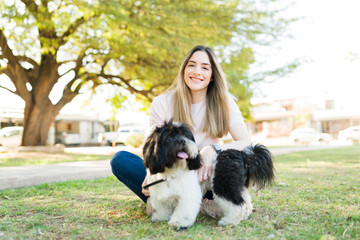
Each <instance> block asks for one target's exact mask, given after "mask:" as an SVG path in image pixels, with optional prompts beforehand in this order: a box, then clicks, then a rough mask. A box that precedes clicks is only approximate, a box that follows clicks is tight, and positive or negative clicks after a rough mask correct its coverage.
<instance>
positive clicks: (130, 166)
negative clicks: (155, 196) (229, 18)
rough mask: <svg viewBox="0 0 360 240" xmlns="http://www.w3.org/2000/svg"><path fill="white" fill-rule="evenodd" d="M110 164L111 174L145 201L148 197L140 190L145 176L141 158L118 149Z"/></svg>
mask: <svg viewBox="0 0 360 240" xmlns="http://www.w3.org/2000/svg"><path fill="white" fill-rule="evenodd" d="M110 164H111V170H112V172H113V174H114V175H115V176H116V177H117V178H118V179H119V180H120V181H121V182H122V183H124V184H125V185H126V186H127V187H128V188H129V189H130V190H131V191H133V192H134V193H135V194H136V195H138V196H139V197H140V198H141V200H143V201H144V202H145V203H146V200H147V198H148V197H147V196H145V195H144V194H142V192H141V190H142V187H141V184H142V183H143V181H144V179H145V176H146V169H145V167H144V164H143V160H142V159H141V158H140V157H139V156H137V155H135V154H133V153H130V152H127V151H120V152H117V153H115V155H114V156H113V158H112V159H111V162H110Z"/></svg>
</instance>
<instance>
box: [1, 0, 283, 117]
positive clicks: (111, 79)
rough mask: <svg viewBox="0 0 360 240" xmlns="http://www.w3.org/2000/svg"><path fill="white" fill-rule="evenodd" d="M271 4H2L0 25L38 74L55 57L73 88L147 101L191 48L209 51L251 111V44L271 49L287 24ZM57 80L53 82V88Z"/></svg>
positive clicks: (133, 0) (112, 0) (132, 0)
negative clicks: (107, 90)
mask: <svg viewBox="0 0 360 240" xmlns="http://www.w3.org/2000/svg"><path fill="white" fill-rule="evenodd" d="M272 2H274V1H273V0H261V1H260V0H259V1H254V0H245V1H240V0H231V1H208V0H187V1H183V0H175V1H169V0H152V1H148V0H107V1H100V0H94V1H87V0H63V1H57V0H54V1H32V0H23V1H20V0H14V3H15V4H10V3H8V2H7V1H5V0H0V13H1V15H0V24H1V26H0V27H1V28H4V33H5V35H6V37H7V39H8V42H9V46H10V47H11V49H12V51H13V53H14V55H22V56H26V57H28V58H32V59H33V60H34V61H36V62H37V63H39V65H40V67H39V69H40V71H41V70H42V69H44V68H45V67H42V66H45V65H44V64H45V63H44V62H42V61H43V60H44V59H47V60H49V59H52V61H53V63H54V64H53V65H51V66H52V67H54V68H59V66H62V68H66V69H62V72H73V73H75V74H71V76H70V74H69V75H68V78H69V80H68V81H69V82H70V81H73V82H75V81H76V80H78V79H81V83H84V85H85V83H86V82H92V83H93V86H94V87H96V86H99V85H100V84H113V85H116V86H118V87H120V88H122V89H124V90H126V91H128V92H130V93H132V94H136V95H137V97H138V99H141V101H149V100H151V99H152V98H153V97H154V96H156V95H158V94H159V93H161V92H163V91H164V90H165V89H166V88H167V87H168V86H169V85H170V83H171V82H172V81H173V79H174V78H175V76H176V73H177V71H178V68H179V66H180V63H181V61H182V59H183V57H184V56H185V54H186V53H187V52H188V51H189V50H190V49H191V48H192V47H194V46H195V45H206V46H210V47H212V48H214V49H215V50H216V52H217V53H218V57H219V59H220V60H221V62H222V66H223V68H224V70H225V72H226V75H227V77H228V79H229V81H230V83H231V89H230V90H231V92H232V93H233V94H234V95H235V96H236V97H237V98H238V99H239V101H238V103H239V106H240V107H241V108H242V109H244V111H245V112H248V108H249V99H250V97H251V95H252V93H251V88H250V86H251V83H252V82H251V81H250V80H249V78H248V76H247V69H248V68H249V66H250V64H252V63H253V62H254V61H255V59H254V54H253V51H252V45H253V44H269V43H270V42H271V41H272V40H273V39H275V37H276V36H277V35H278V34H279V33H281V32H282V30H283V29H284V28H285V26H286V21H285V20H283V19H281V18H278V17H277V15H276V14H277V10H269V9H270V8H268V5H267V4H269V3H272ZM265 10H266V11H265ZM44 56H47V57H46V58H44ZM50 56H51V57H50ZM2 58H3V57H2ZM0 59H1V58H0ZM64 62H66V63H69V62H72V63H73V64H62V63H64ZM49 66H50V65H46V67H49ZM274 73H275V74H277V72H274ZM41 75H42V74H41V72H40V73H39V74H38V75H36V76H41ZM34 76H35V75H34ZM29 77H30V78H31V77H32V76H29ZM54 77H58V78H59V77H60V76H54ZM29 81H31V82H32V83H33V85H34V86H33V88H34V89H36V88H37V87H40V86H36V84H35V83H36V82H37V79H30V80H29ZM57 81H58V79H49V86H48V87H49V88H51V87H52V86H54V85H55V84H56V82H57ZM77 82H78V81H77ZM77 86H82V85H77ZM45 92H48V91H45ZM79 92H80V91H79ZM67 99H72V98H67ZM123 100H124V99H122V98H118V101H123Z"/></svg>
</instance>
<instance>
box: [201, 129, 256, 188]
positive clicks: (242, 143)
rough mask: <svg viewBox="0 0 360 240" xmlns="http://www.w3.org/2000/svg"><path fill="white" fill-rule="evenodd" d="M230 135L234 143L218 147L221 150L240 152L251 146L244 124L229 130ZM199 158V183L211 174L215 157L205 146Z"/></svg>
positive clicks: (211, 149)
mask: <svg viewBox="0 0 360 240" xmlns="http://www.w3.org/2000/svg"><path fill="white" fill-rule="evenodd" d="M230 134H231V136H232V137H233V139H234V142H231V143H228V144H224V145H220V147H221V149H222V150H226V149H237V150H242V149H244V148H245V147H247V146H249V145H250V144H251V139H250V134H249V132H248V131H247V129H246V127H245V124H240V125H235V126H233V127H231V128H230ZM200 156H201V158H202V160H203V161H202V165H203V166H202V167H201V168H200V169H198V170H197V174H198V179H199V181H200V182H203V181H205V180H207V179H208V178H209V177H210V176H211V173H212V167H213V166H212V165H213V162H214V160H215V158H216V156H217V153H216V151H215V150H214V149H213V147H212V146H210V145H209V146H206V147H204V148H202V149H201V151H200Z"/></svg>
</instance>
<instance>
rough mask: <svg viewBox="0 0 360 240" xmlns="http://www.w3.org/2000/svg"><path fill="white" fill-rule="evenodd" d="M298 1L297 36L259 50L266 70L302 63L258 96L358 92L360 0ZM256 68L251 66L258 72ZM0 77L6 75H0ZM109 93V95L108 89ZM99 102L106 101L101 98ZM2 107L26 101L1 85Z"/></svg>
mask: <svg viewBox="0 0 360 240" xmlns="http://www.w3.org/2000/svg"><path fill="white" fill-rule="evenodd" d="M294 3H295V4H294V6H292V7H291V8H290V9H288V10H287V11H286V12H285V13H284V14H285V15H286V16H289V17H304V18H303V19H301V20H299V21H298V22H296V23H292V24H291V25H290V26H289V33H290V34H291V35H292V36H293V38H292V39H289V38H286V39H283V40H282V41H281V42H279V43H278V44H276V45H274V46H272V47H270V48H269V47H266V48H263V49H259V50H261V52H262V55H265V56H266V57H263V61H265V62H266V64H265V65H264V66H263V68H264V69H270V68H272V67H277V66H281V65H283V64H286V63H289V62H292V61H293V60H294V59H296V58H298V59H299V60H300V61H301V62H302V64H301V66H300V67H299V68H298V69H297V70H296V71H295V72H294V73H292V74H289V75H287V76H286V77H284V78H281V79H277V80H276V81H275V82H273V83H267V84H261V85H260V86H259V87H258V88H257V90H256V95H255V96H256V98H255V99H254V100H253V101H254V102H258V101H264V100H265V101H268V100H269V99H279V98H289V97H294V96H306V95H315V94H321V93H323V92H326V91H341V92H346V91H349V94H356V92H359V91H360V44H359V43H360V31H359V30H358V28H359V23H360V14H359V13H358V12H359V9H360V0H294ZM351 52H352V53H354V54H355V56H353V55H351V54H350V53H351ZM256 67H257V66H254V67H253V69H252V71H256V70H257V69H256ZM0 81H1V82H3V81H5V80H4V78H0ZM105 94H106V95H107V96H109V93H105ZM84 99H86V97H77V98H76V99H75V100H74V101H73V102H72V103H70V104H68V106H67V109H76V108H79V106H81V104H82V102H83V100H84ZM95 100H96V99H95ZM94 102H96V101H94ZM97 102H98V103H99V104H104V103H103V102H101V99H97ZM0 106H1V107H6V106H7V107H22V106H24V103H23V101H22V100H21V99H20V98H19V97H17V96H14V95H12V94H9V93H8V92H7V91H6V90H4V89H0ZM103 107H104V105H103ZM95 108H96V107H95Z"/></svg>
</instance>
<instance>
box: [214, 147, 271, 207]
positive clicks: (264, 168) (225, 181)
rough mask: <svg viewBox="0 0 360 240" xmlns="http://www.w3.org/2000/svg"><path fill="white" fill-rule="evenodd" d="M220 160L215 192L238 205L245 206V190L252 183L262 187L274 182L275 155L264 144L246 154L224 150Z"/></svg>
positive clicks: (218, 161)
mask: <svg viewBox="0 0 360 240" xmlns="http://www.w3.org/2000/svg"><path fill="white" fill-rule="evenodd" d="M216 160H217V163H216V166H215V175H214V180H213V190H214V193H215V194H217V195H218V196H220V197H222V198H225V199H227V200H228V201H231V202H232V203H234V204H236V205H240V204H242V203H244V199H243V198H242V196H241V193H242V191H243V190H244V187H246V188H247V187H249V184H250V182H253V183H255V184H256V185H257V186H258V187H259V188H261V187H263V186H265V185H266V184H270V183H271V182H272V181H273V179H274V167H273V162H272V156H271V153H270V151H269V150H268V149H267V148H266V147H265V146H263V145H260V144H257V145H255V146H250V147H248V148H247V149H246V150H245V151H238V150H235V149H228V150H225V151H222V152H221V153H220V154H219V155H218V156H217V159H216Z"/></svg>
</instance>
